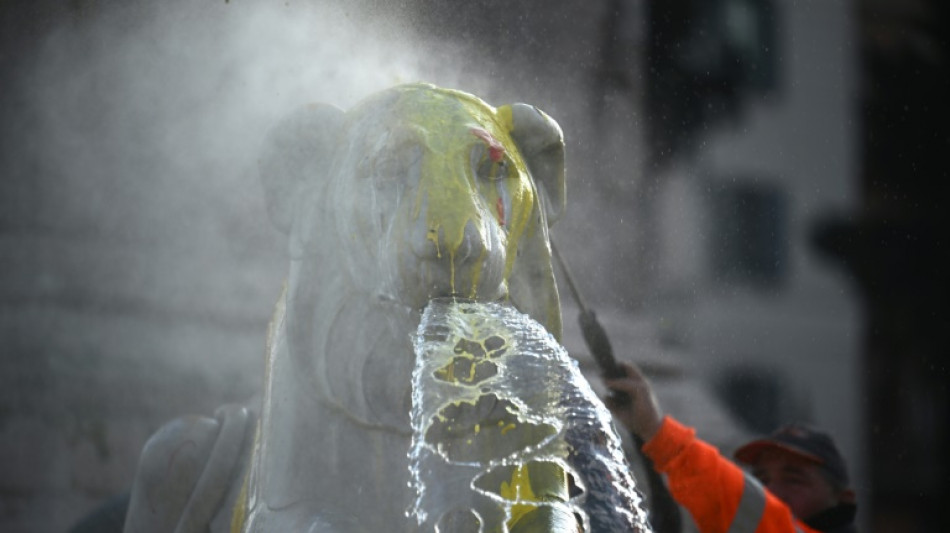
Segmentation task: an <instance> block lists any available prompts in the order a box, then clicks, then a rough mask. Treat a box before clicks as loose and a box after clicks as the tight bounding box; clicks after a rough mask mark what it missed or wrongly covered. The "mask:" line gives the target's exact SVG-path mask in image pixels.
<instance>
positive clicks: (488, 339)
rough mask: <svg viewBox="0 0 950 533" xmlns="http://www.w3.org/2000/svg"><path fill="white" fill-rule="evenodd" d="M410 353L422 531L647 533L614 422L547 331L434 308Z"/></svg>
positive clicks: (465, 309)
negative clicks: (632, 532) (411, 358)
mask: <svg viewBox="0 0 950 533" xmlns="http://www.w3.org/2000/svg"><path fill="white" fill-rule="evenodd" d="M414 346H415V352H416V366H415V369H414V371H413V403H412V429H413V439H412V447H411V450H410V457H409V458H410V470H411V472H410V474H411V483H412V484H413V486H414V488H415V494H416V498H415V502H414V504H413V505H412V506H411V508H410V509H409V511H408V512H409V514H410V516H411V517H414V518H415V519H416V521H417V522H418V524H419V525H420V526H421V529H422V530H428V531H431V530H435V531H442V532H448V531H452V532H462V533H464V532H468V531H471V532H478V531H485V532H490V531H512V532H517V531H528V530H530V531H537V530H539V529H542V530H545V531H576V530H578V527H580V528H582V530H583V531H595V532H598V531H610V532H621V531H638V532H643V531H649V530H650V529H649V526H648V525H647V522H646V513H645V512H644V510H643V507H642V500H641V497H640V495H639V494H638V492H637V491H636V488H635V482H634V479H633V476H632V474H631V470H630V467H629V465H628V464H627V463H626V460H625V458H624V455H623V452H622V451H621V448H620V439H619V437H618V436H617V434H616V432H615V431H614V429H613V427H612V425H611V418H610V413H609V412H608V411H607V409H606V408H605V407H604V406H603V404H602V403H601V401H600V400H599V399H598V398H597V396H596V395H595V394H594V392H593V391H592V390H591V388H590V385H589V384H588V383H587V381H586V379H585V378H584V377H583V376H582V375H581V373H580V371H579V369H578V366H577V363H576V362H575V361H574V360H573V359H571V358H570V357H569V356H568V354H567V352H566V351H565V349H564V348H563V347H562V346H561V345H559V344H558V343H557V341H555V339H554V338H553V337H552V336H551V335H550V334H549V333H548V332H547V331H546V330H545V329H544V328H543V327H542V326H541V325H540V324H538V323H537V322H536V321H534V320H533V319H531V318H530V317H528V316H527V315H524V314H522V313H520V312H518V311H517V310H516V309H514V308H512V307H510V306H507V305H503V304H497V303H476V302H470V301H457V300H453V299H438V300H433V301H432V302H430V303H429V305H428V306H427V308H426V310H425V313H424V315H423V318H422V321H421V323H420V325H419V329H418V332H417V334H416V337H415V339H414Z"/></svg>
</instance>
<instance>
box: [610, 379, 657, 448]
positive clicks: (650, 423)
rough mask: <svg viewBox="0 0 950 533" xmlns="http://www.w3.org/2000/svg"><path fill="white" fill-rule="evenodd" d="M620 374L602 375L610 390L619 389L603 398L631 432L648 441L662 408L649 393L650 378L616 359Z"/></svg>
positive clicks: (651, 389) (653, 433)
mask: <svg viewBox="0 0 950 533" xmlns="http://www.w3.org/2000/svg"><path fill="white" fill-rule="evenodd" d="M617 365H618V366H619V367H620V368H621V369H622V370H623V372H624V374H625V375H624V377H620V378H615V379H609V378H605V379H604V384H605V385H606V386H607V388H609V389H610V390H612V391H615V392H618V393H623V394H620V395H611V396H610V397H608V398H607V399H606V400H605V403H606V405H607V408H608V409H610V411H611V412H613V414H614V416H615V417H617V420H619V421H620V423H621V424H623V425H624V426H625V427H626V428H627V429H629V430H630V431H631V432H633V434H634V435H636V436H638V437H640V438H641V439H643V441H644V442H646V441H649V440H650V439H652V438H653V436H654V435H656V432H657V431H659V430H660V425H661V424H662V423H663V412H662V411H660V403H659V402H658V401H657V399H656V396H655V395H654V394H653V388H652V387H650V382H649V381H648V380H647V378H646V377H644V375H643V373H642V372H640V369H639V368H637V367H636V366H635V365H632V364H630V363H627V362H624V361H618V362H617Z"/></svg>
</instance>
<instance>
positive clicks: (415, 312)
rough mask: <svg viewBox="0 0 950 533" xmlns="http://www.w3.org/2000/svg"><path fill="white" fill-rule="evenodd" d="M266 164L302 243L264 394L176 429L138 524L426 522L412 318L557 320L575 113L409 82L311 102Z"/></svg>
mask: <svg viewBox="0 0 950 533" xmlns="http://www.w3.org/2000/svg"><path fill="white" fill-rule="evenodd" d="M260 172H261V178H262V181H263V184H264V188H265V192H266V197H267V206H268V212H269V215H270V217H271V219H272V221H273V223H274V224H275V225H276V226H277V227H278V228H280V229H281V230H283V231H284V232H286V233H287V235H288V240H289V253H290V268H289V275H288V278H287V282H286V284H285V288H284V291H283V293H282V294H281V295H280V298H279V301H278V303H277V305H276V311H275V313H274V318H273V320H272V322H271V325H270V329H269V334H268V343H267V348H266V358H265V361H266V367H265V377H264V388H263V394H262V401H261V403H260V405H249V406H239V405H229V406H225V407H222V408H221V409H220V410H219V411H218V412H217V413H216V414H215V416H214V417H212V418H209V417H184V418H180V419H177V420H175V421H172V422H171V423H169V424H168V425H166V426H165V427H163V428H162V429H161V430H159V431H158V432H157V433H156V434H155V435H154V436H153V437H152V438H151V439H150V440H149V441H148V443H147V444H146V446H145V447H144V449H143V452H142V455H141V459H140V464H139V467H138V471H137V474H136V479H135V481H134V485H133V490H132V495H131V502H130V505H129V510H128V515H127V519H126V524H125V530H126V531H128V532H136V533H138V532H152V531H155V532H169V531H181V532H185V531H214V532H218V531H408V530H413V529H414V528H415V526H414V524H412V522H411V521H410V520H409V519H408V518H407V516H406V509H407V507H408V506H409V504H410V502H411V499H412V494H411V493H410V492H411V489H410V487H409V472H408V469H407V466H406V464H407V463H406V460H407V459H406V453H407V450H408V449H409V446H410V437H411V433H410V425H409V412H410V402H411V385H410V383H411V381H410V374H411V372H412V368H413V364H414V359H413V357H414V356H413V348H412V345H411V341H410V335H411V333H412V332H414V331H415V328H416V326H417V325H418V323H419V320H420V314H421V310H422V309H423V308H424V307H425V306H426V304H427V302H429V301H430V300H431V299H433V298H436V297H444V296H457V297H460V298H465V299H470V300H474V301H507V302H510V304H511V305H513V306H514V307H516V308H517V309H518V310H520V311H521V312H522V313H525V314H527V315H529V316H530V317H532V318H533V319H535V320H536V321H538V322H539V323H541V324H542V325H543V326H544V327H545V328H546V329H547V330H548V331H549V332H550V333H551V334H552V335H554V336H555V337H556V338H557V337H559V336H560V332H561V318H560V307H559V302H558V292H557V288H556V285H555V280H554V274H553V270H552V266H551V249H550V244H549V240H548V227H549V224H550V223H551V222H552V221H553V220H554V219H555V218H556V217H557V216H558V215H559V214H560V212H561V211H562V209H563V206H564V200H565V196H564V142H563V136H562V133H561V130H560V128H559V126H558V125H557V123H556V122H555V121H554V120H552V119H551V118H550V117H549V116H547V115H546V114H544V113H543V112H541V111H540V110H538V109H537V108H535V107H533V106H530V105H525V104H513V105H505V106H501V107H498V108H495V107H492V106H490V105H488V104H486V103H485V102H483V101H482V100H480V99H478V98H476V97H474V96H472V95H469V94H466V93H463V92H458V91H453V90H447V89H441V88H437V87H434V86H432V85H427V84H415V85H405V86H399V87H395V88H392V89H389V90H386V91H383V92H381V93H379V94H376V95H374V96H372V97H370V98H368V99H367V100H365V101H364V102H362V103H360V104H358V105H357V106H355V107H354V108H352V109H350V110H348V111H345V112H344V111H342V110H340V109H337V108H335V107H331V106H326V105H312V106H308V107H305V108H302V109H300V110H298V111H296V112H295V113H293V114H292V115H291V116H289V117H288V118H286V119H285V120H284V121H282V122H280V123H279V124H278V125H277V126H276V127H275V128H274V129H273V130H272V131H271V132H270V133H269V135H268V137H267V140H266V142H265V146H264V149H263V154H262V156H261V159H260Z"/></svg>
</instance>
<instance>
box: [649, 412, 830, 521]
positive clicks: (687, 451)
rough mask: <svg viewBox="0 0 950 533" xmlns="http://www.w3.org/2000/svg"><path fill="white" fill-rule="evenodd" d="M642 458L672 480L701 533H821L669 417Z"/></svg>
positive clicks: (672, 489) (675, 495)
mask: <svg viewBox="0 0 950 533" xmlns="http://www.w3.org/2000/svg"><path fill="white" fill-rule="evenodd" d="M643 452H644V453H645V454H646V455H647V457H649V458H650V459H652V460H653V465H654V467H655V468H656V469H657V470H658V471H660V472H662V473H664V474H666V475H667V477H668V480H669V485H670V493H671V494H672V495H673V499H675V500H676V501H677V502H678V503H679V504H680V505H682V506H683V507H685V508H686V509H687V510H689V512H690V514H692V515H693V520H695V521H696V525H697V526H698V527H699V530H700V531H701V532H702V533H727V532H728V533H753V532H755V533H779V532H782V533H786V532H787V533H793V532H795V533H820V532H818V531H816V530H814V529H811V528H809V527H808V526H806V525H805V524H803V523H802V522H801V521H799V520H797V519H796V518H795V517H794V516H792V512H791V510H790V509H789V508H788V506H786V505H785V504H784V503H782V501H781V500H779V499H778V498H776V497H775V496H774V495H772V494H771V493H769V492H768V491H767V490H765V489H764V488H763V487H762V485H761V484H760V483H759V482H758V480H756V479H755V478H754V477H752V476H751V475H750V474H747V473H746V472H744V471H743V470H742V469H741V468H739V467H738V466H736V464H735V463H733V462H732V461H730V460H728V459H726V458H725V457H723V456H722V455H720V454H719V451H718V450H716V448H714V447H713V446H711V445H709V444H707V443H705V442H703V441H701V440H699V439H697V438H696V431H695V430H693V429H692V428H689V427H686V426H684V425H683V424H680V423H679V422H677V421H676V420H674V419H672V418H670V417H669V416H667V417H665V418H664V419H663V424H662V426H660V430H659V432H657V434H656V435H655V436H654V437H653V439H651V440H650V441H649V442H647V443H646V444H645V445H644V446H643Z"/></svg>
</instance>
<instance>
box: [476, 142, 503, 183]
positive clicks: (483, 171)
mask: <svg viewBox="0 0 950 533" xmlns="http://www.w3.org/2000/svg"><path fill="white" fill-rule="evenodd" d="M486 152H487V150H482V154H481V157H480V158H479V160H478V167H477V173H478V177H479V178H481V179H483V180H487V181H499V180H503V179H505V178H507V177H508V167H509V166H510V163H509V162H508V158H506V157H503V158H501V159H500V160H499V161H492V160H491V158H490V157H488V154H487V153H486Z"/></svg>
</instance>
